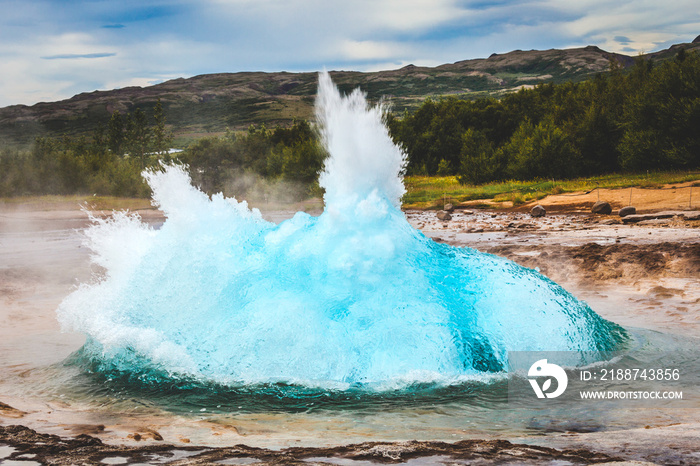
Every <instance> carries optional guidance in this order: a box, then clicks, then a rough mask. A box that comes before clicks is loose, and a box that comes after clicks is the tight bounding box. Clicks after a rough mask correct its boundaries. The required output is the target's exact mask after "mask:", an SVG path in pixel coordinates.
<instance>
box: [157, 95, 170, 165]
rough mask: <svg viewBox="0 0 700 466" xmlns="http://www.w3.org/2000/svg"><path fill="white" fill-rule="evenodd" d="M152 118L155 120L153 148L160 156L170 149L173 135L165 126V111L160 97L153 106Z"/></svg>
mask: <svg viewBox="0 0 700 466" xmlns="http://www.w3.org/2000/svg"><path fill="white" fill-rule="evenodd" d="M153 119H154V121H155V126H154V127H153V149H154V150H155V152H157V153H158V154H159V155H161V156H162V155H165V154H166V153H167V151H168V149H170V144H172V140H173V135H172V133H171V132H169V131H168V129H167V128H166V126H165V113H164V112H163V104H162V103H161V101H160V98H159V99H158V101H157V102H156V105H155V106H154V107H153Z"/></svg>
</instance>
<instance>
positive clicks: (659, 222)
mask: <svg viewBox="0 0 700 466" xmlns="http://www.w3.org/2000/svg"><path fill="white" fill-rule="evenodd" d="M671 221H672V219H670V218H652V219H649V220H642V221H639V222H637V225H642V226H643V225H646V226H668V224H670V223H671Z"/></svg>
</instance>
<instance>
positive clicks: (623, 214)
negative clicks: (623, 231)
mask: <svg viewBox="0 0 700 466" xmlns="http://www.w3.org/2000/svg"><path fill="white" fill-rule="evenodd" d="M636 213H637V209H635V208H634V207H632V206H631V205H630V206H627V207H623V208H622V209H620V211H619V212H618V215H620V217H627V216H628V215H634V214H636Z"/></svg>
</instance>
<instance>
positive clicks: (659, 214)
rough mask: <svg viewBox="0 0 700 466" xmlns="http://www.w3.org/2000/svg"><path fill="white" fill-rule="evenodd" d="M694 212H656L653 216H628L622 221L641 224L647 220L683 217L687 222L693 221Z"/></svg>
mask: <svg viewBox="0 0 700 466" xmlns="http://www.w3.org/2000/svg"><path fill="white" fill-rule="evenodd" d="M692 214H694V212H683V211H677V210H667V211H664V212H656V213H653V214H634V215H628V216H626V217H624V218H623V219H622V222H623V223H639V222H642V221H645V220H658V219H665V218H673V217H676V216H678V217H682V218H685V219H686V220H692V219H693V215H692Z"/></svg>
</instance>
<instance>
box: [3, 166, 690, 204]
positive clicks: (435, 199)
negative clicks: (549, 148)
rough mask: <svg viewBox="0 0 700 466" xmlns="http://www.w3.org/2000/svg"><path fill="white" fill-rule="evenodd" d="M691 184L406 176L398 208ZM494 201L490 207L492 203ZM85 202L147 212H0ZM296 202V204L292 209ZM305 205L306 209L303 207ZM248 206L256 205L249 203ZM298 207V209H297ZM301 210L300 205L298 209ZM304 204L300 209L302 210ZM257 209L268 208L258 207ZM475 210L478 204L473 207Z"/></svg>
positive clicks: (671, 175)
mask: <svg viewBox="0 0 700 466" xmlns="http://www.w3.org/2000/svg"><path fill="white" fill-rule="evenodd" d="M689 181H697V183H695V184H694V186H700V172H698V171H690V172H677V171H676V172H653V173H641V174H626V175H616V174H613V175H605V176H599V177H591V178H578V179H574V180H563V181H560V180H534V181H505V182H501V183H489V184H484V185H479V186H470V185H464V186H463V185H460V184H459V183H458V182H457V178H456V177H454V176H444V177H430V176H407V177H406V178H405V179H404V184H405V185H406V190H407V193H406V195H404V197H403V207H404V208H406V209H441V208H442V206H443V205H444V204H445V203H448V202H451V203H453V204H457V203H460V202H465V201H476V200H480V199H484V200H490V201H491V202H489V203H488V205H487V204H486V202H485V203H484V207H489V208H494V207H495V208H498V203H499V202H503V203H506V202H507V203H508V205H511V204H510V203H512V205H515V206H517V205H521V204H525V203H527V202H530V201H532V200H536V199H541V198H543V197H545V196H548V195H550V194H562V193H574V192H586V191H590V190H592V189H595V188H608V189H617V188H619V189H622V188H629V187H639V188H660V187H663V186H665V185H671V186H672V185H673V184H674V183H686V182H689ZM494 202H495V204H494ZM85 204H88V206H89V208H90V209H91V210H112V209H116V210H132V211H133V210H140V209H150V208H153V206H152V205H151V202H150V199H136V198H120V197H112V196H90V195H69V196H57V195H50V196H17V197H6V198H0V209H2V208H5V209H13V208H17V207H19V206H23V207H30V208H34V209H37V210H66V209H67V210H73V209H77V208H78V206H81V205H85ZM292 204H293V205H294V207H295V208H300V209H302V210H307V209H311V210H314V211H317V210H321V209H322V201H321V200H320V199H310V200H307V201H304V202H302V203H291V204H289V205H287V204H285V205H284V206H282V205H279V206H275V207H277V208H280V209H281V208H283V207H284V208H291V206H292ZM297 204H298V205H297ZM307 204H308V205H307ZM252 205H256V203H255V202H253V204H252ZM302 205H303V206H302ZM300 206H302V207H300ZM304 206H305V207H304ZM258 207H261V208H263V209H265V208H268V209H269V208H270V207H271V206H270V205H267V204H266V205H264V206H263V205H260V206H258ZM474 207H478V203H477V204H476V205H474Z"/></svg>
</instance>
